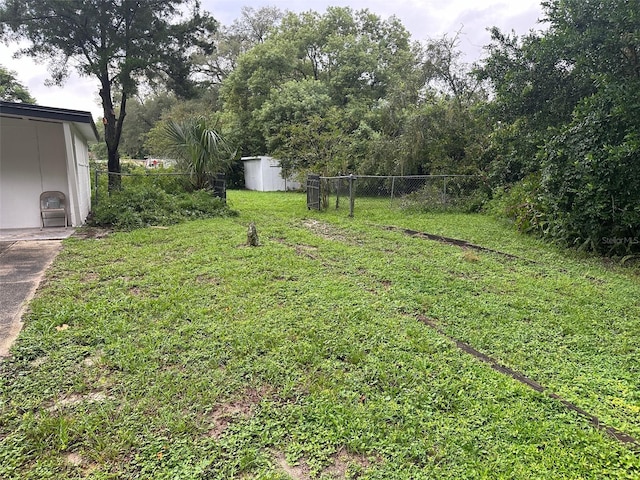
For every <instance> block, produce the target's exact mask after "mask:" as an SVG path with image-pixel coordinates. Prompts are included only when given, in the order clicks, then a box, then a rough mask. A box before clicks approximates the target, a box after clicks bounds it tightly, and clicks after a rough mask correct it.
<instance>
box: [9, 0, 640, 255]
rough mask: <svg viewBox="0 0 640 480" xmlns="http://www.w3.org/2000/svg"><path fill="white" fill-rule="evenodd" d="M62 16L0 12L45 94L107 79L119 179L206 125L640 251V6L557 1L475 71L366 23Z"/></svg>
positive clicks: (268, 14)
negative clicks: (425, 181) (456, 184)
mask: <svg viewBox="0 0 640 480" xmlns="http://www.w3.org/2000/svg"><path fill="white" fill-rule="evenodd" d="M63 3H64V5H68V9H69V11H67V10H65V12H66V16H65V17H64V18H59V17H60V16H61V15H59V14H60V8H62V7H61V6H60V5H61V4H60V2H56V1H53V0H49V1H35V0H33V1H27V0H4V1H1V2H0V21H1V22H2V33H3V37H4V38H5V39H9V40H12V39H27V40H29V41H30V42H31V47H29V48H27V49H26V50H25V51H24V53H25V54H29V55H36V56H37V55H39V56H45V57H47V58H49V59H50V60H51V61H52V62H53V65H54V66H57V68H55V69H54V70H53V79H54V80H58V81H62V79H63V78H64V73H66V71H65V68H66V65H67V63H66V62H63V60H66V59H68V58H71V57H73V58H76V59H78V58H79V59H80V62H79V65H80V71H81V73H84V74H87V75H94V76H97V78H99V79H100V81H101V85H102V87H101V90H100V95H101V98H102V101H103V106H104V109H105V116H104V119H105V120H104V122H105V139H106V146H107V151H108V152H107V153H108V157H109V169H110V170H112V171H117V170H118V169H119V158H118V155H119V151H122V152H123V153H124V154H126V155H130V156H133V157H141V156H144V155H163V154H164V153H165V152H166V151H167V150H168V148H169V147H170V145H169V144H168V143H167V142H168V135H167V132H170V131H171V126H172V125H173V126H175V124H176V122H183V121H187V120H189V119H190V118H193V117H198V118H201V119H206V122H207V126H208V128H210V129H212V130H215V131H216V132H218V133H220V134H221V136H222V138H224V139H225V140H226V144H228V145H229V146H230V147H229V148H228V151H229V152H232V151H236V152H237V155H238V156H240V155H263V154H270V155H273V156H275V157H278V158H281V159H282V161H283V162H284V164H285V167H287V170H289V171H291V170H292V169H293V170H295V171H297V172H299V173H301V174H304V172H306V171H311V170H313V171H316V172H319V173H323V174H327V175H334V174H337V173H339V172H342V173H347V172H353V173H360V174H385V175H390V174H404V175H407V174H435V173H477V174H480V175H483V176H485V178H486V179H487V184H488V186H489V187H490V188H491V192H492V193H491V196H493V197H494V199H493V200H492V202H493V206H494V210H496V209H499V210H501V212H502V214H506V215H508V216H510V217H511V218H513V219H514V220H515V222H516V224H517V225H518V226H519V227H520V228H521V229H522V230H525V231H531V232H535V233H537V234H540V235H542V236H545V237H547V238H550V239H552V240H554V241H558V242H561V243H564V244H570V245H576V246H580V247H583V248H586V249H589V250H595V251H598V252H602V253H621V254H622V253H631V252H635V251H638V242H637V240H638V239H639V238H640V159H639V154H638V152H639V148H640V131H639V129H638V127H639V125H638V124H639V123H640V120H639V119H640V115H639V114H640V95H639V93H640V88H639V87H640V60H639V58H640V57H639V55H640V22H639V21H638V19H639V18H640V2H636V1H633V2H629V1H625V0H601V1H597V2H585V1H581V0H549V1H547V2H544V3H543V6H544V23H543V25H545V28H544V30H540V31H531V32H529V33H527V34H525V35H522V36H517V35H515V34H513V33H505V32H501V31H499V30H498V29H495V28H493V29H491V33H492V40H491V43H490V45H488V46H487V47H486V52H487V55H486V57H485V58H484V59H483V60H481V61H480V62H479V63H478V64H476V65H473V66H469V65H466V64H464V63H463V62H462V61H461V53H460V52H459V50H458V41H457V39H458V37H457V34H454V35H451V36H445V37H442V38H437V39H432V40H429V41H425V42H415V41H412V39H411V37H410V35H409V33H408V32H407V30H406V29H405V28H404V26H403V25H402V24H401V22H400V21H399V20H398V19H397V18H394V17H391V18H389V19H386V20H384V19H381V18H380V17H379V16H377V15H375V14H374V13H372V12H370V11H368V10H360V11H354V10H352V9H350V8H339V7H331V8H329V9H327V10H326V12H324V13H318V12H314V11H308V12H304V13H292V12H287V11H282V10H279V9H277V8H275V7H267V8H262V9H258V10H255V9H251V8H245V9H243V11H242V15H241V17H240V18H239V19H237V20H236V21H235V22H234V23H233V24H232V25H229V26H221V25H219V24H217V22H215V20H214V19H213V17H212V16H211V14H209V13H208V12H202V11H201V10H200V7H199V4H198V3H197V2H192V1H189V0H163V1H158V2H155V4H156V5H155V9H154V10H151V9H145V8H142V7H140V2H129V1H127V0H120V1H118V2H105V1H103V0H91V1H83V2H80V1H75V0H70V1H66V2H63ZM106 5H109V6H110V7H109V8H107V7H106ZM185 6H188V7H189V9H188V10H184V8H183V7H185ZM65 8H67V7H65ZM181 8H182V10H180V9H181ZM63 10H64V8H63ZM179 11H183V12H184V11H188V12H189V14H188V15H184V14H182V16H180V15H178V12H179ZM44 15H46V16H47V18H48V19H50V20H48V21H47V22H41V21H39V20H38V19H39V18H41V17H42V16H44ZM89 16H90V18H89V19H87V17H89ZM69 18H71V20H69ZM64 22H67V23H64ZM69 22H72V23H71V24H69ZM150 25H153V26H154V27H155V28H154V34H153V38H152V39H150V38H148V35H149V26H150ZM122 28H127V29H128V30H127V31H126V32H125V33H127V35H126V36H125V38H128V39H129V40H128V42H129V43H126V42H125V43H122V41H121V38H120V37H118V38H116V37H117V35H118V33H122ZM109 29H112V30H114V36H113V37H112V36H110V35H111V34H108V35H107V33H108V30H109ZM62 31H74V32H78V33H77V34H75V35H72V36H71V37H69V35H66V36H64V37H63V36H62V34H61V32H62ZM105 35H107V36H106V38H107V41H106V43H104V41H102V40H101V41H102V42H103V43H100V42H101V41H98V39H99V38H103V37H104V36H105ZM145 35H146V36H147V37H145ZM152 40H153V42H155V43H153V45H152V44H151V43H150V42H151V41H152ZM158 50H160V52H158ZM125 115H126V116H127V120H126V122H125V120H124V119H125Z"/></svg>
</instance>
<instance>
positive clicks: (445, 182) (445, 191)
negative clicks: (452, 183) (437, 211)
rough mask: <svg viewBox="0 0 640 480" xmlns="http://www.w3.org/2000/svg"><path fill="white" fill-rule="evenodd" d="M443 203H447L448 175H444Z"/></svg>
mask: <svg viewBox="0 0 640 480" xmlns="http://www.w3.org/2000/svg"><path fill="white" fill-rule="evenodd" d="M442 204H443V205H446V204H447V176H446V175H445V176H443V177H442Z"/></svg>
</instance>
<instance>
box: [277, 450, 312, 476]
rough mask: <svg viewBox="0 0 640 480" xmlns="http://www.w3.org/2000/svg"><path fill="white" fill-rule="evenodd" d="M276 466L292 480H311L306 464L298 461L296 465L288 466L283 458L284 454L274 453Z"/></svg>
mask: <svg viewBox="0 0 640 480" xmlns="http://www.w3.org/2000/svg"><path fill="white" fill-rule="evenodd" d="M274 459H275V461H276V464H277V465H278V466H279V467H280V469H281V470H282V471H283V472H284V473H286V474H287V475H289V477H291V478H292V479H294V480H311V473H310V470H309V467H308V466H307V464H306V463H305V462H304V461H303V460H300V462H299V464H298V465H289V462H287V459H286V458H285V455H284V453H282V452H276V454H275V458H274Z"/></svg>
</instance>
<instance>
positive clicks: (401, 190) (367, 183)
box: [319, 175, 484, 216]
mask: <svg viewBox="0 0 640 480" xmlns="http://www.w3.org/2000/svg"><path fill="white" fill-rule="evenodd" d="M483 190H484V181H483V179H482V177H480V176H478V175H410V176H373V175H348V176H338V177H320V201H319V208H320V209H327V208H335V209H349V215H350V216H353V215H354V210H355V208H357V207H356V204H359V203H360V202H362V201H367V200H372V201H373V202H374V203H375V202H377V203H378V204H380V205H381V206H383V205H385V204H386V205H387V206H389V207H396V208H402V209H414V210H423V211H447V210H467V211H471V210H473V209H474V203H476V202H478V201H479V199H480V197H481V196H482V192H483ZM368 203H372V202H368Z"/></svg>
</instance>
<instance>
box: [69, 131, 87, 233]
mask: <svg viewBox="0 0 640 480" xmlns="http://www.w3.org/2000/svg"><path fill="white" fill-rule="evenodd" d="M72 132H73V146H74V148H73V153H74V157H75V165H76V169H77V170H76V175H77V179H78V180H77V185H78V197H77V202H76V203H77V205H78V210H79V212H80V217H79V218H78V221H77V225H81V224H83V223H84V221H85V220H86V218H87V216H88V215H89V211H90V210H91V172H90V168H89V147H88V145H87V143H86V142H85V140H84V137H83V136H82V135H81V134H80V132H78V131H77V130H75V129H73V130H72ZM74 225H76V223H74Z"/></svg>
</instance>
